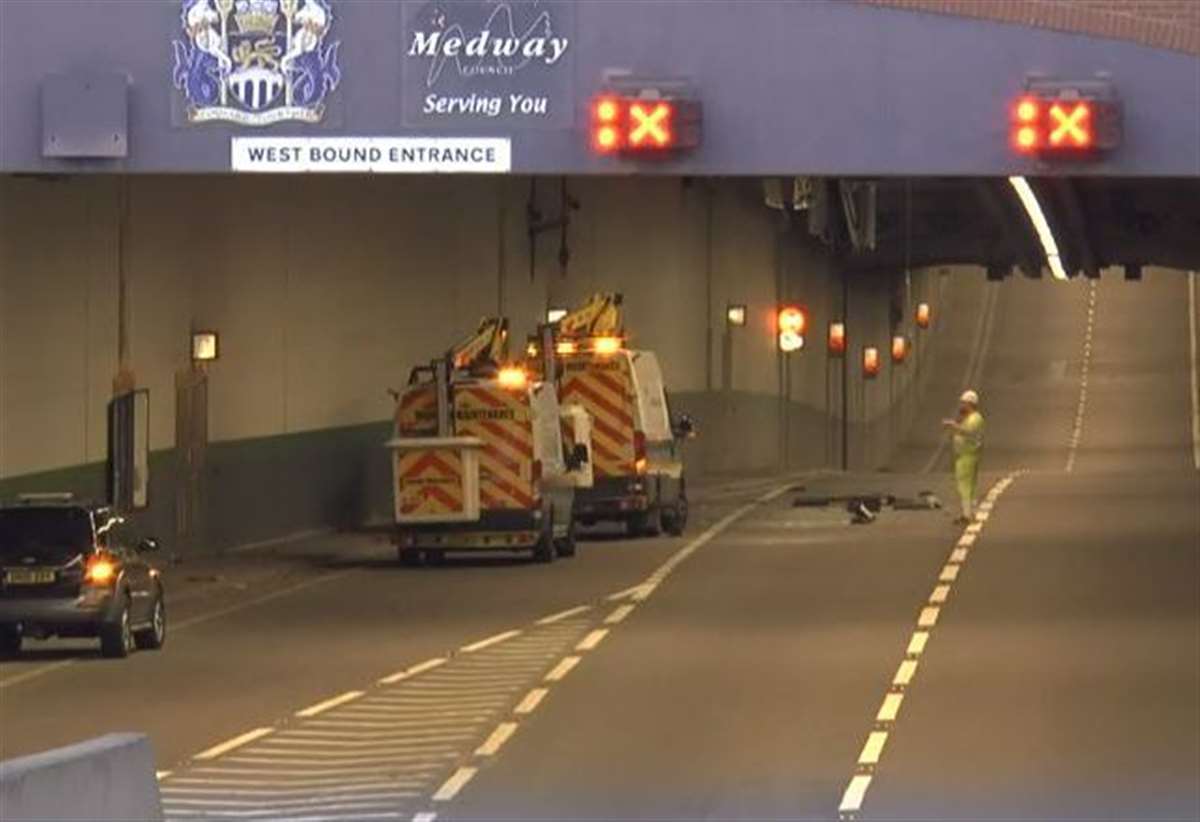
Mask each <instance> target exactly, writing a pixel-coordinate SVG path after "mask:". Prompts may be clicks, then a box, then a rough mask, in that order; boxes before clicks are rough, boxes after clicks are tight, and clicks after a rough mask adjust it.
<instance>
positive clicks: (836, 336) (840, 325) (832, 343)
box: [829, 322, 846, 357]
mask: <svg viewBox="0 0 1200 822" xmlns="http://www.w3.org/2000/svg"><path fill="white" fill-rule="evenodd" d="M829 353H830V354H831V355H833V356H835V357H840V356H842V355H843V354H845V353H846V324H845V323H844V322H832V323H830V324H829Z"/></svg>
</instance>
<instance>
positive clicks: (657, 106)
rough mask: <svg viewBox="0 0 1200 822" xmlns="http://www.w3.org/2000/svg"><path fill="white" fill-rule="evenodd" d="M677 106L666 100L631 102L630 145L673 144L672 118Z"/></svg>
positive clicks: (664, 145)
mask: <svg viewBox="0 0 1200 822" xmlns="http://www.w3.org/2000/svg"><path fill="white" fill-rule="evenodd" d="M674 114H675V107H674V106H672V105H671V104H670V103H668V102H666V101H661V100H660V101H659V102H657V103H631V104H630V106H629V145H630V146H634V147H636V146H641V145H652V146H656V147H658V148H664V147H666V146H668V145H670V144H671V120H672V119H673V116H674Z"/></svg>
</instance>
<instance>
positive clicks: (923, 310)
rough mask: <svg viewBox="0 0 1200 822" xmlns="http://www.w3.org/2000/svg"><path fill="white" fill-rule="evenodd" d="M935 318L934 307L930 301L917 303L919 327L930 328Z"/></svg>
mask: <svg viewBox="0 0 1200 822" xmlns="http://www.w3.org/2000/svg"><path fill="white" fill-rule="evenodd" d="M932 319H933V308H932V307H930V305H929V303H918V304H917V328H928V327H929V323H930V321H931V320H932Z"/></svg>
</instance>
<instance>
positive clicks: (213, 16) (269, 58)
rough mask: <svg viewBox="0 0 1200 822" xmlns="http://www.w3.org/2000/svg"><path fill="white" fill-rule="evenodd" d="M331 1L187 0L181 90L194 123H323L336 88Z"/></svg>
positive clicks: (179, 47)
mask: <svg viewBox="0 0 1200 822" xmlns="http://www.w3.org/2000/svg"><path fill="white" fill-rule="evenodd" d="M330 2H331V0H183V14H182V20H183V30H184V34H185V35H186V36H187V37H186V39H185V40H176V41H174V47H175V73H174V82H175V87H176V88H178V89H179V90H180V91H182V92H183V94H184V96H186V98H187V102H188V119H189V120H191V121H192V122H196V123H201V122H212V121H216V120H225V121H230V122H235V123H242V124H244V125H256V126H261V125H269V124H271V123H279V122H283V121H285V120H299V121H301V122H306V123H316V122H319V121H320V119H321V117H322V115H323V114H324V111H325V98H326V96H327V95H328V94H329V93H330V92H332V91H333V90H334V89H336V88H337V85H338V82H339V81H340V80H341V71H340V70H339V69H338V65H337V51H338V45H339V43H338V42H329V43H327V42H326V38H327V37H328V35H329V30H330V28H331V27H332V25H333V10H332V8H331V6H330Z"/></svg>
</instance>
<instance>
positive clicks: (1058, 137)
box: [1050, 103, 1092, 148]
mask: <svg viewBox="0 0 1200 822" xmlns="http://www.w3.org/2000/svg"><path fill="white" fill-rule="evenodd" d="M1091 114H1092V107H1091V106H1090V105H1088V104H1087V103H1075V104H1074V105H1073V106H1068V105H1065V104H1062V103H1054V104H1053V105H1051V106H1050V127H1051V129H1052V131H1051V132H1050V145H1052V146H1073V147H1075V148H1090V147H1091V145H1092V132H1091V128H1090V126H1091V123H1090V120H1091Z"/></svg>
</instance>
